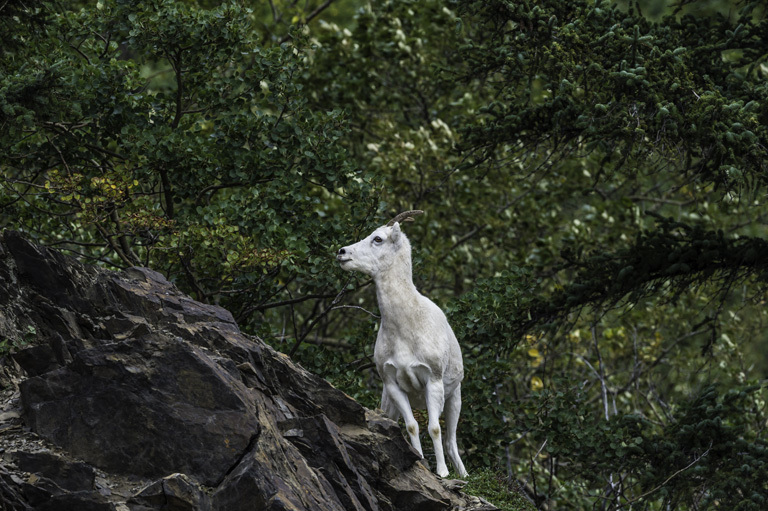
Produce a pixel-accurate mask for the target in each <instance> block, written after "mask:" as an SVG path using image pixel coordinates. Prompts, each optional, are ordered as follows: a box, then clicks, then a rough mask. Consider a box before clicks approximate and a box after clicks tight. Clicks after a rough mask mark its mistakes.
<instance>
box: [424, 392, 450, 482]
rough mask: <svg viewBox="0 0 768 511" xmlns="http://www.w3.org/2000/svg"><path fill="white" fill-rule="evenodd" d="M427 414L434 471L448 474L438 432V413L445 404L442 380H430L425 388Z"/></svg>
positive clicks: (444, 474)
mask: <svg viewBox="0 0 768 511" xmlns="http://www.w3.org/2000/svg"><path fill="white" fill-rule="evenodd" d="M426 391H427V392H426V398H427V414H428V415H429V428H428V430H429V436H430V437H431V438H432V446H433V447H434V448H435V461H436V467H435V472H437V475H439V476H440V477H446V476H447V475H448V466H447V465H446V464H445V455H444V454H443V441H442V439H441V434H440V433H441V432H440V414H441V413H443V405H444V404H445V394H444V392H445V389H444V388H443V382H442V380H430V381H429V382H428V383H427V389H426Z"/></svg>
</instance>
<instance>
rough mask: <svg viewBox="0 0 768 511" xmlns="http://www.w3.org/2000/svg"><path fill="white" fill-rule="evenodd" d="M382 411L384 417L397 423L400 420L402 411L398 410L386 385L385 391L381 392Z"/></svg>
mask: <svg viewBox="0 0 768 511" xmlns="http://www.w3.org/2000/svg"><path fill="white" fill-rule="evenodd" d="M381 409H382V410H383V411H384V415H386V416H387V417H389V418H390V419H392V420H393V421H395V422H397V421H398V420H399V419H400V410H398V409H397V406H395V403H394V402H393V401H392V399H391V398H390V397H389V392H387V386H386V385H384V389H383V390H382V392H381Z"/></svg>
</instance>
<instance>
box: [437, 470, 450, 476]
mask: <svg viewBox="0 0 768 511" xmlns="http://www.w3.org/2000/svg"><path fill="white" fill-rule="evenodd" d="M437 475H439V476H440V477H443V478H445V477H448V469H447V468H445V469H443V470H438V471H437Z"/></svg>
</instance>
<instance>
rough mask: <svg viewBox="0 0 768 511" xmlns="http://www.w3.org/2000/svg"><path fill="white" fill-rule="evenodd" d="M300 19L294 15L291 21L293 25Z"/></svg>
mask: <svg viewBox="0 0 768 511" xmlns="http://www.w3.org/2000/svg"><path fill="white" fill-rule="evenodd" d="M300 19H301V18H299V17H298V16H294V17H293V19H291V23H293V24H294V25H295V24H296V23H298V22H299V20H300Z"/></svg>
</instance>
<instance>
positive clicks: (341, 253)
mask: <svg viewBox="0 0 768 511" xmlns="http://www.w3.org/2000/svg"><path fill="white" fill-rule="evenodd" d="M346 253H347V251H346V250H344V249H343V248H340V249H339V255H344V254H346Z"/></svg>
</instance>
